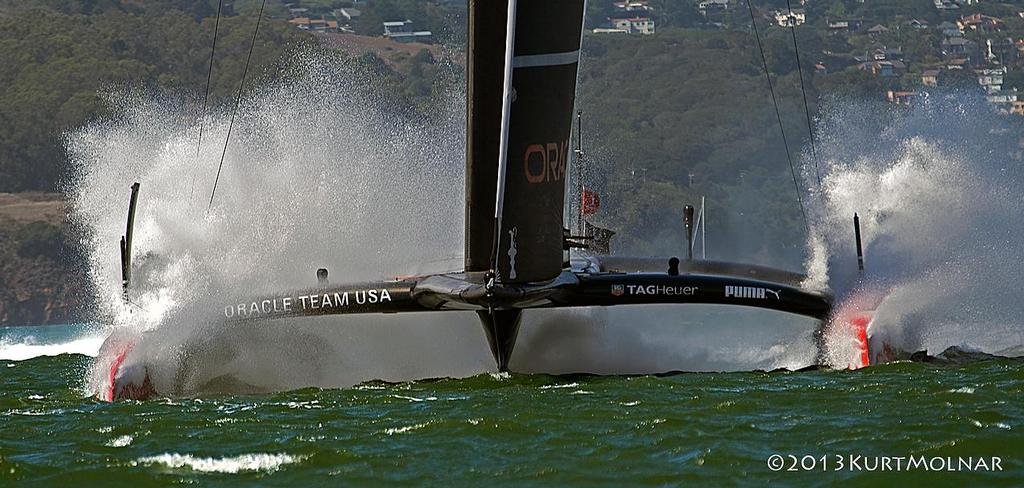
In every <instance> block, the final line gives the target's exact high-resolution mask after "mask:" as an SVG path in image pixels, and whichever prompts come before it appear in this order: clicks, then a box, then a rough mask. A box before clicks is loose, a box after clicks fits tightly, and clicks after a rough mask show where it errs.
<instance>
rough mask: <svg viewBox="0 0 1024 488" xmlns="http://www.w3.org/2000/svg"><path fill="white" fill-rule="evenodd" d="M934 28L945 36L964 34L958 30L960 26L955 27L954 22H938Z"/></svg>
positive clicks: (960, 35) (961, 35)
mask: <svg viewBox="0 0 1024 488" xmlns="http://www.w3.org/2000/svg"><path fill="white" fill-rule="evenodd" d="M936 28H937V29H938V30H939V32H941V33H942V35H943V36H945V37H963V36H964V33H963V32H960V28H959V27H957V26H956V24H954V23H952V22H949V21H946V22H943V23H941V24H939V26H938V27H936Z"/></svg>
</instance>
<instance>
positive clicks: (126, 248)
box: [121, 182, 139, 302]
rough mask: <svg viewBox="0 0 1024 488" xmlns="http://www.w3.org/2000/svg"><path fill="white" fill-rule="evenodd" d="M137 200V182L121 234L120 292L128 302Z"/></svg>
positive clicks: (133, 187)
mask: <svg viewBox="0 0 1024 488" xmlns="http://www.w3.org/2000/svg"><path fill="white" fill-rule="evenodd" d="M138 201H139V183H138V182H135V183H134V184H133V185H132V199H131V201H130V202H129V203H128V224H127V226H126V229H125V232H124V235H123V236H121V293H122V298H123V299H124V301H125V302H128V284H129V283H130V282H131V280H132V229H133V228H134V227H135V205H136V203H138Z"/></svg>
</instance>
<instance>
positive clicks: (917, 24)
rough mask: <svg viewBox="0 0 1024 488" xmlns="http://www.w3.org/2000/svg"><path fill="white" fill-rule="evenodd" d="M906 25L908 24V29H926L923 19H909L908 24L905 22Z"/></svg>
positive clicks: (926, 24)
mask: <svg viewBox="0 0 1024 488" xmlns="http://www.w3.org/2000/svg"><path fill="white" fill-rule="evenodd" d="M907 24H909V25H910V27H913V28H915V29H927V28H928V21H927V20H924V19H911V20H910V22H907Z"/></svg>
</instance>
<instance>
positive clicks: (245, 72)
mask: <svg viewBox="0 0 1024 488" xmlns="http://www.w3.org/2000/svg"><path fill="white" fill-rule="evenodd" d="M266 6H267V0H263V3H262V4H261V5H260V14H259V16H258V17H256V28H255V29H253V31H252V44H251V45H250V46H249V55H248V56H246V57H245V68H244V69H243V70H242V81H240V82H239V83H238V95H237V96H235V107H234V108H233V109H232V110H231V120H230V121H229V122H228V135H227V137H225V138H224V150H223V151H221V153H220V164H218V165H217V177H216V178H214V180H213V191H211V192H210V204H209V205H208V206H207V207H206V213H207V214H209V213H210V209H211V208H213V196H214V195H216V194H217V183H218V182H219V181H220V172H221V170H222V169H224V156H225V155H226V154H227V153H228V142H229V141H231V129H232V127H234V125H235V114H236V113H238V105H239V104H240V103H241V102H242V88H243V87H245V77H246V75H248V74H249V61H250V60H252V51H253V49H255V48H256V35H257V34H259V32H260V21H262V20H263V9H264V7H266Z"/></svg>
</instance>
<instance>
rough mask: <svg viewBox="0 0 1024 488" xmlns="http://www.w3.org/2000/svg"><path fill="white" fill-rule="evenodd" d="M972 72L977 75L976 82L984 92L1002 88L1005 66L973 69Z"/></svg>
mask: <svg viewBox="0 0 1024 488" xmlns="http://www.w3.org/2000/svg"><path fill="white" fill-rule="evenodd" d="M974 74H976V75H978V84H979V85H981V87H982V88H984V89H985V93H988V94H992V93H996V92H999V91H1001V90H1002V89H1003V76H1005V75H1006V67H1005V66H1002V67H999V68H995V69H979V70H974Z"/></svg>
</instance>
